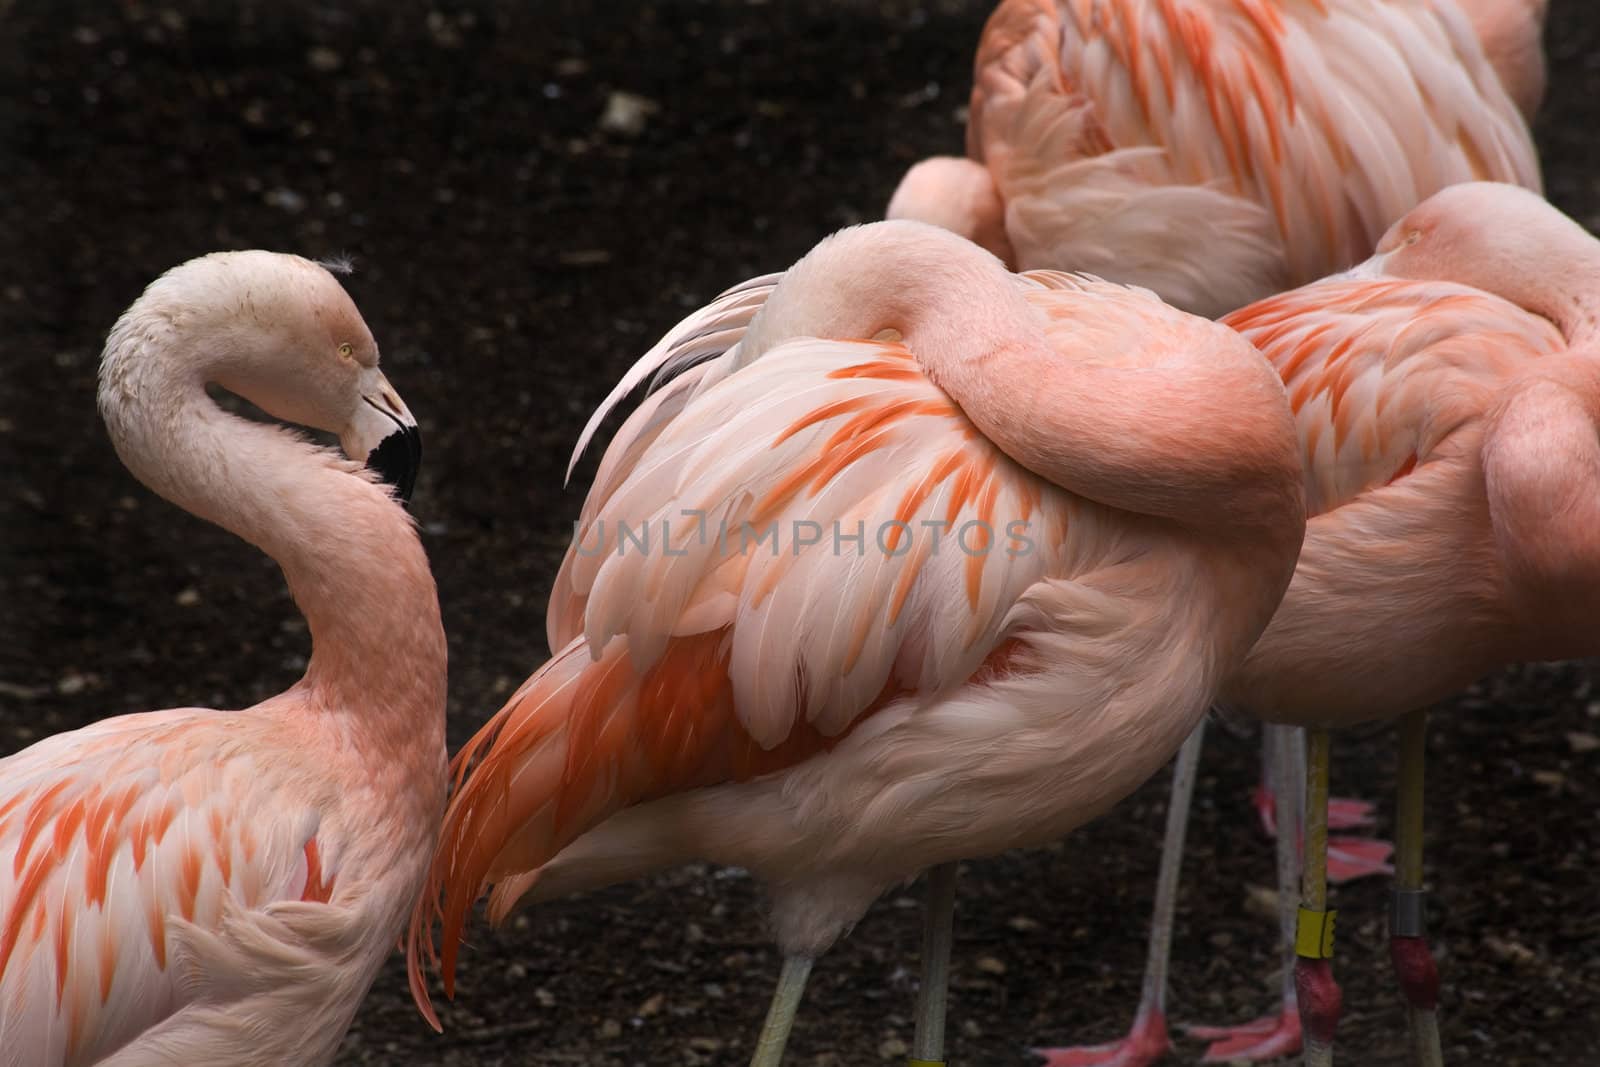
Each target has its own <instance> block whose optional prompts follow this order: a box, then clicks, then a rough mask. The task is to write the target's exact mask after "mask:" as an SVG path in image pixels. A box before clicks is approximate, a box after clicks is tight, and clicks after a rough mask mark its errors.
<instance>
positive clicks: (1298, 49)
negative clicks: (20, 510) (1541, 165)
mask: <svg viewBox="0 0 1600 1067" xmlns="http://www.w3.org/2000/svg"><path fill="white" fill-rule="evenodd" d="M1520 3H1522V0H1510V3H1508V2H1507V0H1501V3H1500V4H1499V7H1498V8H1496V6H1495V5H1494V4H1493V3H1490V2H1489V0H1478V3H1477V4H1475V5H1473V8H1472V10H1470V11H1468V12H1463V10H1462V9H1461V8H1460V7H1458V6H1457V3H1456V0H1284V2H1279V3H1268V2H1266V0H1005V2H1004V3H1002V4H1000V6H999V7H998V8H996V10H995V11H994V13H993V14H992V15H991V16H990V19H989V22H988V24H987V25H986V26H985V28H984V33H983V37H982V39H981V40H980V42H979V45H978V50H977V56H976V59H975V61H974V68H973V70H974V74H973V90H972V98H971V104H970V108H969V117H968V123H967V144H966V150H967V157H966V158H965V159H952V158H948V157H936V158H934V159H930V160H926V161H924V162H923V163H920V164H918V165H917V166H916V167H913V168H912V169H911V171H909V172H908V173H907V175H906V176H905V179H904V180H903V181H902V183H901V185H900V187H899V189H897V190H896V192H895V194H894V197H893V199H892V200H891V202H890V205H889V211H888V215H889V217H890V218H915V219H921V220H924V221H927V222H933V223H936V224H939V225H943V226H946V227H948V228H950V229H953V230H955V231H956V232H958V233H961V234H963V235H964V236H967V237H969V238H971V239H973V240H975V241H977V242H978V243H979V244H982V245H983V246H984V247H986V248H988V249H990V250H991V251H993V252H995V253H996V254H997V255H1000V256H1001V257H1002V258H1004V259H1006V260H1007V261H1008V262H1009V263H1011V264H1013V265H1014V266H1016V267H1017V268H1019V269H1022V268H1027V269H1032V268H1045V267H1050V268H1063V269H1070V270H1083V271H1090V272H1093V273H1095V274H1097V275H1100V276H1103V277H1106V278H1109V279H1112V280H1114V281H1120V282H1124V283H1127V284H1133V285H1143V286H1146V287H1148V288H1150V289H1152V290H1154V291H1155V292H1156V293H1157V294H1158V295H1160V296H1161V297H1162V298H1163V299H1165V300H1167V301H1169V302H1171V303H1173V304H1175V305H1177V306H1179V307H1183V308H1186V309H1188V310H1191V311H1194V312H1196V313H1199V314H1206V315H1220V314H1222V313H1224V312H1227V311H1230V310H1232V309H1234V308H1238V307H1240V306H1242V305H1244V304H1246V303H1248V302H1249V301H1251V300H1256V299H1260V298H1261V297H1264V296H1267V295H1269V294H1271V293H1274V292H1278V291H1280V290H1282V289H1285V288H1287V287H1289V286H1292V285H1300V284H1305V283H1307V282H1310V281H1312V280H1314V279H1316V278H1318V277H1321V276H1322V275H1324V274H1327V273H1328V272H1330V271H1334V270H1339V269H1341V268H1344V267H1347V266H1349V265H1350V264H1352V263H1354V262H1356V261H1357V260H1358V259H1360V258H1362V257H1363V256H1365V255H1366V254H1367V251H1368V250H1369V249H1370V248H1371V247H1372V245H1373V243H1374V242H1375V241H1376V240H1377V239H1378V237H1379V236H1380V235H1381V234H1382V233H1383V231H1384V230H1385V229H1386V228H1387V227H1388V225H1389V224H1390V223H1391V222H1393V221H1394V220H1395V219H1397V218H1399V217H1400V216H1401V215H1402V214H1404V213H1405V212H1406V211H1407V210H1409V209H1410V208H1411V207H1413V206H1414V205H1415V204H1417V203H1418V202H1419V201H1421V200H1422V199H1424V198H1425V197H1427V196H1428V195H1430V194H1431V193H1433V192H1436V191H1437V190H1439V189H1442V188H1444V187H1445V186H1448V185H1451V184H1453V183H1456V182H1462V181H1470V180H1493V181H1505V182H1515V183H1518V184H1522V185H1525V186H1527V187H1528V188H1531V189H1535V190H1537V189H1538V188H1539V170H1538V162H1537V157H1536V154H1535V152H1534V146H1533V141H1532V138H1531V137H1530V135H1529V133H1528V130H1527V127H1526V124H1525V121H1524V117H1523V115H1524V114H1531V112H1532V108H1533V107H1534V106H1536V105H1537V102H1538V98H1539V96H1540V95H1541V94H1542V90H1543V61H1542V58H1541V56H1540V53H1539V51H1538V48H1537V34H1538V29H1539V26H1540V25H1541V22H1542V8H1541V9H1539V10H1538V11H1537V12H1535V11H1534V6H1533V5H1532V4H1523V6H1524V7H1526V8H1527V11H1526V12H1525V13H1524V14H1523V15H1522V16H1521V17H1520V18H1517V19H1512V18H1509V17H1507V16H1506V15H1505V13H1504V9H1505V8H1507V7H1508V6H1511V5H1512V4H1520ZM1530 33H1531V37H1530ZM1480 35H1481V36H1482V39H1481V40H1480ZM1530 40H1531V41H1532V42H1533V45H1532V47H1529V46H1528V42H1529V41H1530ZM1508 90H1509V92H1510V93H1512V94H1514V95H1515V97H1516V101H1515V102H1514V100H1513V97H1512V95H1508ZM1519 102H1520V103H1521V104H1522V106H1523V107H1524V108H1525V109H1526V111H1525V112H1519V110H1518V103H1519Z"/></svg>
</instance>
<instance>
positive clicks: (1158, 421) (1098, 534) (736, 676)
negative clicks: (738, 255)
mask: <svg viewBox="0 0 1600 1067" xmlns="http://www.w3.org/2000/svg"><path fill="white" fill-rule="evenodd" d="M652 374H655V375H656V377H657V390H656V391H655V392H654V393H653V394H652V395H651V396H650V397H649V398H648V399H647V400H646V401H645V402H644V403H643V405H642V406H641V407H640V408H639V409H638V410H637V411H635V412H634V414H633V415H632V417H631V418H630V419H629V420H628V421H627V423H626V424H625V425H624V426H623V427H622V429H621V430H620V431H619V433H618V435H617V437H616V438H615V439H614V440H613V442H612V443H611V445H610V447H609V449H607V451H606V453H605V456H604V458H603V460H602V461H601V464H600V467H599V470H598V473H597V475H596V478H595V483H594V486H593V488H592V489H591V490H590V493H589V496H588V499H587V500H586V502H585V505H584V508H583V512H582V517H581V519H580V528H579V530H578V531H577V534H576V536H575V537H574V541H573V544H572V546H571V548H570V549H569V551H568V553H567V556H566V559H565V562H564V563H563V565H562V568H561V570H560V572H559V574H558V576H557V579H556V584H555V589H554V591H553V593H552V596H551V600H550V606H549V613H548V632H549V639H550V645H551V648H552V649H553V650H554V656H553V657H552V658H551V659H550V660H549V662H547V663H546V664H545V665H544V666H543V667H541V668H540V669H539V670H538V671H536V672H535V673H534V674H533V676H532V677H531V678H529V679H528V681H527V682H526V683H524V684H523V685H522V686H521V688H519V689H518V690H517V692H516V693H515V694H513V695H512V697H511V698H510V700H508V701H507V702H506V704H505V706H504V707H503V708H502V709H501V710H500V711H499V712H498V713H497V714H496V715H495V716H494V717H493V719H491V720H490V722H489V723H488V724H487V725H486V726H485V727H484V728H483V729H482V730H481V731H480V732H479V733H478V734H477V735H476V736H475V737H474V738H473V739H472V740H471V741H469V742H468V744H467V745H466V746H465V747H464V748H463V749H462V750H461V751H460V752H459V753H458V754H457V755H456V757H455V761H454V769H455V790H454V793H453V795H452V798H451V801H450V805H449V808H448V810H447V813H446V815H445V820H444V828H443V830H442V832H441V838H440V846H439V852H438V855H437V858H436V860H435V863H434V866H433V869H432V871H431V872H430V874H429V877H428V884H427V887H426V889H425V890H424V892H423V894H422V897H421V900H420V902H419V904H418V907H417V911H416V913H415V917H414V919H413V922H412V926H411V931H410V937H409V945H408V957H409V960H410V973H411V981H412V988H413V992H414V994H415V996H416V998H417V1002H418V1005H419V1007H421V1008H422V1010H423V1011H424V1013H425V1014H426V1015H427V1017H428V1018H429V1020H430V1022H432V1023H433V1025H434V1026H436V1027H437V1026H438V1025H439V1024H438V1019H437V1016H436V1015H435V1013H434V1012H433V1009H432V1006H431V1004H430V1002H429V998H428V993H427V988H426V980H425V974H424V971H425V968H426V967H427V966H428V965H429V964H438V965H439V967H440V969H441V971H442V974H443V980H444V988H445V991H446V992H447V993H452V992H453V971H454V968H455V963H456V959H457V951H458V946H459V942H460V937H461V934H462V930H463V928H464V925H465V922H466V919H467V915H468V913H469V910H470V909H471V907H472V905H473V902H474V901H475V899H476V898H477V897H478V896H479V894H480V893H481V892H482V890H483V889H484V888H485V887H486V885H488V884H489V883H493V885H494V888H493V893H492V894H491V896H490V900H489V915H490V918H491V919H492V920H493V921H495V922H499V921H502V920H504V919H505V918H506V916H507V915H508V913H510V911H511V910H512V908H513V907H515V906H516V905H518V904H519V903H534V902H537V901H542V900H547V899H550V898H552V897H555V896H559V895H562V894H566V893H571V892H574V891H578V890H583V889H589V888H594V887H598V886H602V885H606V884H610V883H614V882H617V881H621V880H625V879H629V878H635V877H639V876H642V875H644V874H646V873H649V872H651V871H654V870H658V869H661V868H664V867H668V866H672V865H675V864H680V863H683V862H686V861H689V860H691V859H695V858H702V859H706V860H710V861H713V862H717V863H722V864H730V865H737V866H740V867H744V868H746V869H748V870H750V871H751V872H752V873H753V874H754V875H756V876H757V877H759V878H761V879H763V880H764V881H765V883H766V884H767V886H768V888H769V890H770V897H771V908H772V922H773V928H774V932H775V935H776V940H777V942H778V945H779V947H780V949H781V950H782V953H783V956H784V963H783V968H782V974H781V976H780V979H779V984H778V990H777V994H776V995H775V997H774V1000H773V1004H772V1007H771V1010H770V1012H769V1014H768V1017H767V1022H766V1025H765V1026H764V1028H763V1031H762V1034H761V1036H760V1039H759V1041H758V1043H757V1046H756V1053H755V1057H754V1059H753V1061H752V1062H753V1063H756V1064H765V1065H771V1064H776V1063H778V1062H779V1060H780V1058H781V1055H782V1050H783V1047H784V1043H785V1041H786V1039H787V1034H788V1030H789V1027H790V1024H791V1022H792V1020H793V1017H794V1014H795V1010H796V1007H797V1005H798V1002H799V998H800V995H801V992H802V990H803V988H804V983H805V980H806V975H807V974H808V973H809V970H810V967H811V962H812V961H813V960H814V959H815V958H816V957H817V956H819V955H820V954H822V953H823V952H825V951H826V950H827V949H828V948H829V947H830V946H831V945H832V944H833V943H834V941H835V940H836V939H837V938H838V937H839V936H841V935H842V934H843V933H844V932H845V931H846V930H847V929H848V928H849V927H850V926H851V925H852V924H853V923H855V922H856V921H857V920H858V919H859V918H860V916H861V915H862V914H863V912H864V911H865V910H866V908H867V907H868V905H869V904H870V903H871V902H872V901H873V899H874V898H876V897H877V896H878V895H879V894H880V893H881V892H883V891H884V890H885V889H886V888H888V887H890V886H892V885H895V884H897V883H900V882H903V881H906V880H909V879H910V878H912V877H914V876H915V875H916V874H917V873H918V872H920V871H922V870H923V869H925V868H927V867H930V866H933V865H936V864H941V863H945V862H948V861H952V860H955V859H958V858H962V857H968V856H974V855H980V854H986V853H993V852H997V851H1000V850H1003V849H1007V848H1011V847H1016V846H1022V845H1029V844H1038V843H1043V842H1046V841H1050V840H1053V839H1055V838H1056V837H1059V836H1060V835H1062V834H1064V833H1065V832H1067V831H1069V830H1071V829H1072V828H1073V827H1075V826H1078V825H1079V824H1081V823H1083V822H1085V821H1086V820H1088V819H1091V818H1093V817H1095V816H1097V815H1099V814H1100V813H1102V812H1104V811H1106V810H1107V809H1108V808H1109V807H1110V806H1111V805H1113V804H1114V803H1116V801H1117V800H1119V799H1120V798H1121V797H1123V796H1125V795H1126V794H1128V793H1129V792H1130V791H1132V790H1133V789H1134V788H1135V787H1136V786H1137V785H1138V784H1139V783H1140V782H1142V781H1143V780H1144V779H1145V778H1147V777H1148V776H1149V775H1150V774H1152V773H1154V772H1155V771H1156V770H1157V769H1158V768H1159V767H1160V766H1161V765H1162V764H1163V763H1164V762H1166V760H1167V759H1168V758H1169V757H1170V756H1171V755H1172V753H1173V752H1174V751H1175V750H1176V749H1177V747H1178V745H1179V743H1180V742H1181V741H1182V739H1183V738H1184V737H1185V736H1186V735H1187V734H1188V733H1189V732H1190V730H1192V729H1193V727H1194V724H1195V722H1196V721H1197V720H1198V719H1199V718H1200V717H1201V716H1202V715H1203V714H1204V713H1205V710H1206V707H1207V705H1208V703H1209V700H1210V696H1211V695H1212V690H1213V688H1214V685H1215V681H1216V680H1217V679H1219V678H1220V677H1221V675H1222V674H1223V673H1225V672H1226V671H1228V670H1230V669H1232V668H1233V667H1235V666H1237V664H1238V663H1239V662H1241V660H1242V656H1243V653H1244V651H1245V649H1246V648H1247V647H1248V645H1249V644H1250V642H1251V641H1252V640H1253V639H1254V637H1255V635H1256V633H1257V632H1258V630H1259V628H1260V627H1261V626H1262V625H1264V623H1265V621H1266V619H1267V617H1268V616H1270V614H1271V612H1272V610H1273V608H1274V607H1275V606H1276V603H1277V600H1278V596H1279V594H1280V591H1281V588H1282V586H1283V583H1284V582H1285V581H1286V580H1287V578H1288V575H1289V573H1290V572H1291V571H1292V569H1293V564H1294V558H1295V555H1296V551H1297V549H1298V545H1299V538H1300V536H1301V535H1302V532H1303V515H1302V511H1303V505H1302V498H1303V490H1302V489H1301V487H1300V482H1301V477H1300V473H1299V459H1298V457H1297V456H1296V455H1295V451H1294V442H1293V431H1292V427H1291V426H1290V425H1289V424H1288V422H1287V421H1286V420H1287V418H1288V414H1287V406H1286V403H1285V400H1284V396H1283V391H1282V386H1281V384H1280V383H1279V382H1278V380H1277V378H1276V376H1274V375H1273V374H1272V373H1271V370H1270V368H1268V367H1267V366H1266V364H1265V363H1264V361H1262V360H1261V358H1260V356H1259V354H1257V353H1255V352H1254V351H1253V350H1251V349H1250V347H1249V346H1248V345H1245V344H1244V343H1243V342H1242V341H1241V340H1240V339H1239V338H1237V336H1235V335H1233V334H1232V333H1231V332H1230V331H1227V330H1226V329H1224V328H1222V327H1219V326H1217V325H1215V324H1214V323H1211V322H1209V321H1207V320H1203V319H1199V318H1195V317H1193V316H1189V315H1187V314H1184V313H1181V312H1178V311H1176V310H1173V309H1172V308H1169V307H1167V306H1166V305H1164V304H1162V303H1161V302H1160V301H1158V300H1156V299H1154V298H1153V297H1152V296H1151V295H1150V294H1148V293H1145V292H1141V291H1138V290H1133V289H1128V288H1124V287H1121V286H1116V285H1111V284H1108V283H1104V282H1101V281H1098V280H1095V279H1090V278H1086V277H1082V276H1075V275H1066V274H1058V273H1035V274H1029V275H1021V276H1018V275H1012V274H1011V273H1009V272H1008V271H1007V270H1006V269H1005V268H1004V265H1003V264H1001V263H1000V262H999V261H998V260H996V259H995V258H994V257H993V256H991V255H989V254H988V253H987V252H985V251H983V250H982V249H980V248H978V247H977V246H976V245H974V244H972V243H970V242H968V241H966V240H964V239H962V238H960V237H957V236H955V235H953V234H951V233H949V232H947V231H945V230H942V229H938V228H935V227H932V226H927V225H923V224H918V223H911V222H880V223H875V224H871V225H867V226H861V227H856V228H853V229H847V230H844V231H841V232H840V233H838V234H836V235H834V236H832V237H830V238H828V239H826V240H824V241H823V242H822V243H821V244H819V245H818V246H817V247H816V248H815V249H814V250H812V251H811V252H810V253H809V254H808V255H806V256H805V257H804V258H802V259H801V260H800V261H799V262H798V263H796V264H795V265H794V266H793V267H792V268H791V269H790V270H789V271H787V272H786V273H784V274H782V275H781V276H770V277H767V278H761V279H756V280H753V281H750V282H747V283H745V284H744V285H742V286H738V287H736V288H734V289H731V290H729V291H728V292H727V293H726V294H724V295H723V296H721V297H719V298H718V299H717V300H716V301H714V302H713V303H712V304H711V305H709V306H708V307H707V308H705V309H703V310H702V311H700V312H698V313H697V314H695V315H693V316H691V317H690V318H688V319H687V320H685V321H684V322H683V323H681V324H680V325H679V326H678V327H676V328H675V329H674V330H673V331H671V332H670V333H668V334H667V336H666V337H665V338H664V339H663V340H662V341H661V342H660V343H659V344H658V345H657V346H656V347H655V348H653V349H651V350H650V352H648V353H647V354H646V355H645V356H644V357H643V359H641V360H640V361H639V363H637V364H636V365H635V366H634V367H633V369H632V370H631V371H629V372H628V374H627V375H626V376H625V377H624V378H623V379H622V381H621V382H620V383H619V384H618V385H617V387H616V388H615V389H614V390H613V391H612V393H611V395H610V397H608V398H607V400H606V401H605V403H604V404H603V405H602V406H601V408H600V410H599V411H597V412H596V413H595V415H594V417H593V418H592V419H591V420H590V423H589V426H588V428H587V429H586V430H585V431H584V434H583V436H582V438H580V441H579V444H578V449H579V451H580V452H581V450H582V449H583V447H584V446H585V444H586V443H587V442H588V440H589V439H590V437H591V436H592V434H593V433H594V430H595V427H596V426H597V425H598V422H599V420H600V419H601V418H602V417H603V416H604V415H605V414H606V413H607V412H608V411H610V410H611V409H613V408H614V407H615V405H616V404H617V403H618V402H619V401H620V400H621V398H622V397H624V396H625V395H626V394H627V393H628V392H629V390H631V389H632V388H633V387H634V386H635V385H637V384H638V383H640V382H642V381H643V380H645V378H647V377H648V376H650V375H652ZM663 382H664V383H665V384H662V383H663ZM1223 425H1226V426H1227V430H1226V432H1219V427H1220V426H1223ZM941 530H948V531H951V534H950V536H948V537H946V538H945V539H944V540H943V541H942V542H941V541H939V537H940V531H941ZM984 530H991V531H993V534H992V535H991V534H988V533H984V532H983V531H984ZM858 534H859V537H858V536H857V535H858ZM641 538H644V539H646V540H647V542H648V543H645V542H642V541H641ZM769 538H770V539H769ZM1020 538H1026V539H1028V540H1029V541H1031V545H1029V544H1024V543H1023V541H1022V540H1020ZM441 920H442V938H441V941H440V943H439V944H437V945H436V943H435V940H434V933H433V927H434V924H435V923H436V922H439V921H441ZM935 950H936V951H935V952H933V953H930V954H929V956H928V958H927V959H925V966H927V965H928V960H930V959H933V958H935V957H938V958H939V959H942V960H947V958H948V950H949V944H948V938H945V939H944V940H943V942H942V943H941V944H938V945H936V946H935ZM935 970H936V973H942V971H940V970H938V968H936V969H935ZM943 993H944V990H943V987H942V984H939V985H937V988H935V983H930V982H926V981H925V983H924V994H925V995H924V996H923V998H922V1005H921V1007H920V1008H919V1021H918V1026H917V1030H918V1037H917V1048H916V1050H915V1051H914V1053H913V1055H914V1056H916V1057H918V1058H921V1059H926V1060H930V1061H932V1060H937V1059H938V1058H939V1047H940V1045H941V1044H942V1032H941V1029H942V1020H943V1010H944V1009H943Z"/></svg>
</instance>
